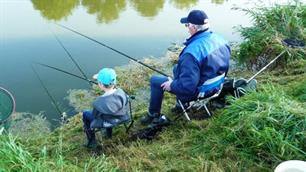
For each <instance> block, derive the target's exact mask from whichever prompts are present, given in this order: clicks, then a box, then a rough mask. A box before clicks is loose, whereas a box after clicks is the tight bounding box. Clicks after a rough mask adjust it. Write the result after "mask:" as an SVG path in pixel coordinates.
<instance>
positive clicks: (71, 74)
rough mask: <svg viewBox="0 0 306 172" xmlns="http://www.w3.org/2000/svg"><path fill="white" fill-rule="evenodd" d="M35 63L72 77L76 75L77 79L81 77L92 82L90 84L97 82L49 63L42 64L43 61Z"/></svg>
mask: <svg viewBox="0 0 306 172" xmlns="http://www.w3.org/2000/svg"><path fill="white" fill-rule="evenodd" d="M36 64H38V65H41V66H44V67H47V68H50V69H54V70H56V71H59V72H63V73H65V74H67V75H70V76H74V77H76V78H79V79H82V80H84V81H87V82H90V83H92V84H96V85H98V83H97V82H96V81H92V80H89V79H87V78H84V77H81V76H78V75H75V74H73V73H70V72H67V71H65V70H63V69H59V68H57V67H53V66H49V65H46V64H43V63H36Z"/></svg>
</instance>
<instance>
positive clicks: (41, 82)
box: [31, 65, 64, 116]
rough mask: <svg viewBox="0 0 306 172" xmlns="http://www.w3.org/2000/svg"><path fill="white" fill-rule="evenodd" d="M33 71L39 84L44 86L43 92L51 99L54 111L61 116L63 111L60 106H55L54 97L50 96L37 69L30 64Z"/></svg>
mask: <svg viewBox="0 0 306 172" xmlns="http://www.w3.org/2000/svg"><path fill="white" fill-rule="evenodd" d="M31 67H32V70H33V72H34V73H35V75H36V77H37V79H38V80H39V82H40V84H41V86H42V87H43V88H44V90H45V92H46V93H47V95H48V96H49V98H50V99H51V102H52V104H53V106H54V108H55V109H56V111H57V112H58V113H59V114H60V116H62V115H63V114H64V113H63V112H62V111H61V110H60V108H59V107H58V106H57V104H56V102H55V99H54V98H53V97H52V95H51V94H50V92H49V90H48V89H47V87H46V86H45V84H44V83H43V81H42V80H41V78H40V77H39V75H38V73H37V71H36V70H35V69H34V66H33V65H31Z"/></svg>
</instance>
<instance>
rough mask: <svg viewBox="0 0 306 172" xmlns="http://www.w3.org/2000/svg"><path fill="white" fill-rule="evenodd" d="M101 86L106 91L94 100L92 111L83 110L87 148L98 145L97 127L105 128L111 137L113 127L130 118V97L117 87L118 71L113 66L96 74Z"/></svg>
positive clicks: (95, 76) (95, 77)
mask: <svg viewBox="0 0 306 172" xmlns="http://www.w3.org/2000/svg"><path fill="white" fill-rule="evenodd" d="M94 79H97V81H98V86H99V88H100V89H101V90H102V91H103V92H104V94H103V95H101V96H99V97H97V98H96V100H95V101H94V102H93V104H92V105H93V110H92V111H84V112H83V123H84V131H85V134H86V137H87V143H86V144H85V145H84V146H85V147H87V148H94V147H96V146H97V143H96V138H95V132H94V129H95V128H105V129H106V134H107V136H108V137H111V134H112V127H113V126H116V125H118V124H121V123H124V122H127V121H129V120H130V116H129V108H128V98H127V95H126V94H125V92H124V91H123V90H122V89H120V88H116V72H115V71H114V70H113V69H111V68H103V69H102V70H100V71H99V73H98V74H96V75H94Z"/></svg>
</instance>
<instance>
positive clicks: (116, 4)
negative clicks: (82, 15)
mask: <svg viewBox="0 0 306 172" xmlns="http://www.w3.org/2000/svg"><path fill="white" fill-rule="evenodd" d="M82 5H83V6H84V7H86V8H87V12H88V13H89V14H96V15H97V20H98V22H99V23H110V22H112V21H113V20H116V19H118V18H119V14H120V12H122V11H123V10H125V8H126V2H125V0H103V1H101V0H82Z"/></svg>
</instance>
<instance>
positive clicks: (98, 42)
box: [55, 23, 169, 77]
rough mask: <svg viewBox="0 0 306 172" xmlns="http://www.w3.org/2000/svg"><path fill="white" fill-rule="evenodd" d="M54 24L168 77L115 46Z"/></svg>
mask: <svg viewBox="0 0 306 172" xmlns="http://www.w3.org/2000/svg"><path fill="white" fill-rule="evenodd" d="M55 24H56V25H58V26H60V27H62V28H64V29H67V30H70V31H72V32H74V33H76V34H78V35H80V36H83V37H85V38H87V39H89V40H91V41H93V42H95V43H97V44H100V45H102V46H104V47H106V48H108V49H110V50H113V51H115V52H116V53H118V54H121V55H123V56H125V57H127V58H129V59H131V60H133V61H135V62H136V63H139V64H141V65H143V66H145V67H147V68H149V69H151V70H153V71H155V72H157V73H159V74H161V75H164V76H166V77H169V75H167V74H165V73H164V72H161V71H159V70H157V69H155V68H153V67H152V66H149V65H147V64H145V63H143V62H141V61H139V60H137V59H135V58H133V57H131V56H129V55H127V54H125V53H123V52H121V51H119V50H117V49H115V48H112V47H110V46H108V45H106V44H104V43H102V42H100V41H97V40H95V39H93V38H91V37H89V36H86V35H84V34H82V33H80V32H78V31H75V30H73V29H71V28H68V27H66V26H63V25H60V24H57V23H55Z"/></svg>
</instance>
